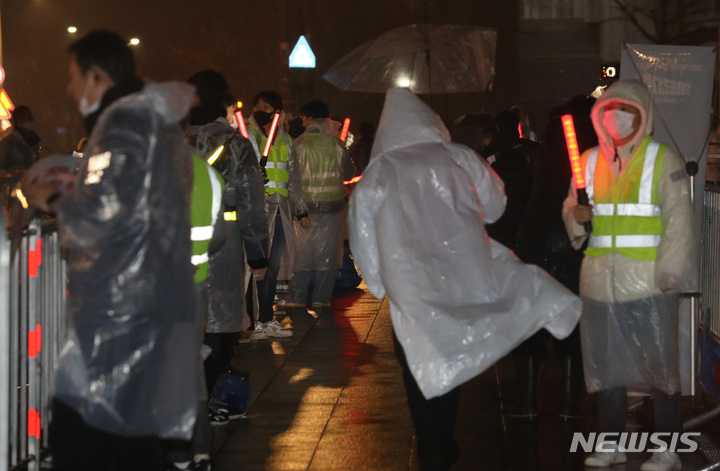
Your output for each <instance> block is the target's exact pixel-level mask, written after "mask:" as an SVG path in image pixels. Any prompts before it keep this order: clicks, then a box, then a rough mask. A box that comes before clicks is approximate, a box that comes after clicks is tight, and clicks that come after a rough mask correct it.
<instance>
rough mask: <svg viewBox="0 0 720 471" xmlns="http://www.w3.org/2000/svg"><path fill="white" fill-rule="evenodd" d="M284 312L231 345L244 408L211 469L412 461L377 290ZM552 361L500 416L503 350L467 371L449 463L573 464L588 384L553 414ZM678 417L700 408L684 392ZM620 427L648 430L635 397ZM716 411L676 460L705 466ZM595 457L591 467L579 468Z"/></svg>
mask: <svg viewBox="0 0 720 471" xmlns="http://www.w3.org/2000/svg"><path fill="white" fill-rule="evenodd" d="M286 314H287V315H286V317H285V318H284V319H282V323H283V324H284V325H286V326H287V327H292V329H293V331H294V336H293V337H290V338H282V339H268V340H259V341H246V342H241V343H240V344H239V345H238V351H237V354H236V357H235V359H234V362H233V367H234V368H236V369H238V370H241V371H246V372H248V373H249V382H250V390H251V398H250V401H249V403H248V412H247V417H246V418H245V419H242V420H239V421H234V422H231V423H230V424H228V425H225V426H221V427H215V428H214V429H213V430H214V452H213V470H215V471H237V470H243V471H252V470H278V471H281V470H355V469H363V470H388V471H391V470H393V471H402V470H409V471H413V470H418V469H419V466H418V463H417V458H416V453H415V449H414V447H415V441H414V433H413V427H412V422H411V419H410V414H409V411H408V408H407V401H406V399H405V391H404V388H403V385H402V376H401V370H400V367H399V365H398V364H397V361H396V359H395V354H394V352H393V341H392V324H391V320H390V310H389V305H388V302H387V299H385V300H383V301H379V300H377V299H375V298H374V297H373V296H372V295H371V294H370V293H369V292H368V291H367V289H366V288H365V285H364V284H363V285H361V286H360V288H359V289H356V290H351V291H344V292H336V293H335V298H334V299H333V302H332V307H331V308H330V309H323V310H320V309H318V310H305V309H291V310H289V311H288V312H287V313H286ZM559 387H560V373H559V366H558V365H557V361H556V360H555V359H554V357H553V355H552V354H551V355H550V356H549V357H548V360H547V361H546V363H545V366H544V368H543V375H542V378H541V384H540V391H539V400H538V402H539V410H540V417H539V420H537V421H536V422H534V423H524V422H517V421H513V420H509V419H508V418H507V417H506V415H505V414H506V411H507V408H508V406H509V404H510V403H511V399H510V398H512V395H513V388H514V368H513V363H512V361H511V359H509V358H506V359H503V360H501V361H500V362H498V363H497V364H496V365H495V367H493V368H491V369H489V370H488V371H486V372H485V373H483V374H482V375H480V376H478V377H477V378H475V379H473V380H472V381H470V382H468V383H466V384H465V385H463V386H462V388H461V403H460V411H459V414H458V423H457V426H456V429H455V438H456V439H457V440H458V442H459V445H460V449H461V455H460V459H459V461H458V462H457V463H456V464H455V466H453V468H452V469H453V470H488V471H495V470H498V471H504V470H518V471H531V470H532V471H534V470H537V471H565V470H567V471H575V470H584V469H586V468H585V467H584V466H583V460H584V458H585V456H586V453H584V452H582V451H578V452H575V453H571V452H570V444H571V441H572V437H573V433H575V432H584V433H586V434H587V433H588V432H592V431H593V430H594V418H595V413H594V406H593V400H592V397H591V396H586V397H585V398H584V402H583V407H584V410H585V411H586V412H587V419H585V420H580V421H576V422H570V423H566V422H562V421H560V420H559V419H558V417H557V407H558V404H557V402H558V401H557V396H558V391H559ZM689 401H690V402H689V403H688V404H686V409H687V410H686V416H687V417H686V419H687V418H689V416H691V414H693V413H695V412H694V409H693V408H696V409H697V408H698V407H699V406H697V405H696V404H695V402H696V400H694V399H693V398H689ZM634 411H635V412H634V413H632V414H631V415H630V418H629V424H628V431H643V430H647V428H646V427H645V426H644V424H645V420H644V418H645V417H647V416H651V413H650V412H648V410H647V405H642V404H639V407H637V408H635V409H634ZM716 422H720V419H715V420H713V421H710V422H709V423H708V424H707V425H703V426H701V427H699V428H698V429H697V430H695V431H700V432H703V436H702V442H703V443H704V444H705V445H704V446H701V447H700V449H699V450H698V451H697V452H695V453H683V454H682V460H683V469H684V470H687V471H699V470H704V471H705V470H707V471H709V470H710V469H720V466H719V467H717V468H715V467H713V466H712V464H711V463H713V462H720V452H719V451H718V450H717V448H716V447H715V446H714V444H715V443H720V440H718V439H717V437H720V430H717V429H720V427H718V426H717V425H716ZM648 457H649V453H630V454H628V462H627V464H625V465H616V466H613V467H611V468H607V469H610V470H611V471H621V470H625V471H636V470H639V469H640V465H641V464H642V463H643V461H645V460H646V459H647V458H648ZM587 469H597V468H587Z"/></svg>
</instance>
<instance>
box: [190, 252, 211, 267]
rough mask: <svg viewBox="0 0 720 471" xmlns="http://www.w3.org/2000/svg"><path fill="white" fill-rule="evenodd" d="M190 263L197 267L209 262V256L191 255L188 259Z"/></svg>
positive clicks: (205, 254)
mask: <svg viewBox="0 0 720 471" xmlns="http://www.w3.org/2000/svg"><path fill="white" fill-rule="evenodd" d="M190 261H191V262H192V264H193V265H195V266H197V265H200V264H201V263H207V262H209V261H210V256H209V255H208V254H207V253H204V254H201V255H193V256H192V257H191V258H190Z"/></svg>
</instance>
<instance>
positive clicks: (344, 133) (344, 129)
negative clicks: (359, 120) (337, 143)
mask: <svg viewBox="0 0 720 471" xmlns="http://www.w3.org/2000/svg"><path fill="white" fill-rule="evenodd" d="M349 130H350V118H345V121H344V122H343V127H342V132H341V133H340V140H341V141H343V142H345V141H346V140H347V135H348V131H349Z"/></svg>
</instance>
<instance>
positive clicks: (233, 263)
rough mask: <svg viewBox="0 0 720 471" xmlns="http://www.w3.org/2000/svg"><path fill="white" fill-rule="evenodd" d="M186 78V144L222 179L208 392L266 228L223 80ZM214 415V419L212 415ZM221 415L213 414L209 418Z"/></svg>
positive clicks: (254, 172) (243, 324)
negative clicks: (190, 96)
mask: <svg viewBox="0 0 720 471" xmlns="http://www.w3.org/2000/svg"><path fill="white" fill-rule="evenodd" d="M188 82H189V83H191V84H193V85H195V87H196V100H195V104H196V106H194V107H193V108H192V109H191V110H190V127H189V128H188V129H187V131H186V136H187V140H188V143H189V144H190V145H191V146H193V147H194V149H195V152H196V153H197V155H198V156H199V157H201V158H203V159H204V160H206V161H207V162H208V163H210V164H211V165H212V166H213V167H214V168H215V169H216V170H217V171H218V172H219V173H220V175H221V176H222V178H223V180H225V188H224V191H223V195H222V203H223V208H224V209H223V212H224V214H223V220H222V221H221V224H222V225H223V226H224V227H223V231H224V233H225V237H226V238H225V243H224V245H223V246H222V247H221V248H220V249H219V250H217V251H216V252H214V253H212V254H211V255H210V256H209V263H208V319H207V325H206V328H205V344H206V345H208V346H209V347H210V348H211V349H212V352H211V353H210V356H209V357H208V358H207V359H206V360H205V380H206V386H207V390H208V392H209V393H211V392H212V390H213V387H214V385H215V381H216V380H217V378H218V377H219V375H220V374H222V373H226V372H227V371H229V368H230V362H231V360H232V357H233V354H234V351H235V345H236V344H237V342H238V339H239V338H240V335H241V332H242V331H244V330H245V329H247V327H249V325H250V323H249V318H248V317H247V316H245V309H246V308H245V262H246V259H247V264H248V265H249V266H250V269H251V271H252V273H253V274H254V275H255V276H256V277H257V278H259V279H262V277H263V276H264V274H265V269H266V267H267V262H268V260H267V251H268V248H267V247H268V229H267V223H266V217H265V201H264V195H263V193H264V192H263V177H262V171H261V169H260V166H259V165H258V163H257V159H256V158H255V152H254V150H253V147H252V144H251V143H250V141H249V140H248V139H246V138H244V137H243V136H242V135H241V134H240V133H239V132H238V131H237V129H234V128H233V127H232V126H230V123H229V122H228V121H227V108H226V107H225V106H224V105H223V97H224V94H225V93H226V92H227V82H226V81H225V78H224V77H223V76H222V74H220V73H219V72H217V71H214V70H210V69H205V70H201V71H199V72H196V73H195V74H193V75H192V76H191V77H190V78H189V79H188ZM215 419H218V420H215ZM218 421H219V422H224V421H225V419H224V417H218V415H217V414H213V423H216V424H217V423H219V422H218Z"/></svg>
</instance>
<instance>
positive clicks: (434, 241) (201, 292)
mask: <svg viewBox="0 0 720 471" xmlns="http://www.w3.org/2000/svg"><path fill="white" fill-rule="evenodd" d="M68 52H69V77H70V81H69V84H68V88H67V91H68V94H69V95H70V96H71V97H72V98H73V99H74V100H75V102H76V103H77V104H78V110H79V112H80V113H81V114H82V115H83V117H84V124H85V128H86V130H87V133H88V138H87V141H86V142H85V143H84V144H83V151H84V156H83V158H82V160H81V161H80V163H79V166H78V169H77V170H76V172H75V173H74V174H66V175H60V176H55V177H54V178H53V180H52V181H47V180H43V179H41V178H35V179H30V178H24V179H23V180H22V182H21V188H22V191H23V193H24V194H25V196H26V198H27V200H28V202H29V203H30V204H31V205H32V206H34V207H35V208H38V209H39V210H41V211H45V212H47V213H52V214H54V215H56V217H57V220H58V224H59V231H60V234H61V240H62V241H63V244H64V246H65V247H66V248H67V249H68V251H67V252H68V258H67V262H68V281H69V296H68V310H67V311H68V336H67V340H66V344H65V346H64V348H63V349H62V352H61V354H60V357H59V361H58V367H57V379H56V389H55V391H54V397H53V420H52V428H51V445H52V451H53V463H54V467H55V469H57V470H59V471H62V470H91V469H92V470H97V469H127V470H130V469H132V470H160V469H168V470H183V469H186V470H188V469H190V470H209V469H210V466H211V464H210V447H211V437H212V434H211V427H212V426H213V425H221V424H224V423H227V422H228V421H229V420H232V419H235V418H239V417H242V414H243V413H244V411H243V410H239V409H237V408H235V407H233V406H232V405H229V404H227V403H223V402H222V401H220V400H219V399H218V398H217V397H215V396H214V394H213V390H214V388H215V385H216V383H217V381H218V379H219V378H220V377H221V376H222V375H223V374H227V373H228V372H229V371H230V363H231V360H232V358H233V355H234V350H235V346H236V345H237V343H238V342H240V341H243V340H247V339H250V340H258V341H262V340H264V339H267V338H278V337H289V336H292V335H293V333H292V330H291V329H290V328H288V327H287V324H283V322H282V320H283V319H282V313H283V312H284V311H286V310H289V309H293V308H306V307H309V308H312V309H316V310H323V309H327V308H328V307H329V306H330V301H331V299H332V295H333V289H334V287H335V282H336V272H337V268H338V267H339V266H340V263H341V259H342V255H343V246H344V245H345V244H343V229H344V224H345V214H346V210H347V202H348V195H347V191H346V187H345V185H344V182H345V181H348V180H350V179H351V178H353V177H354V176H356V175H360V174H362V180H361V181H360V182H359V183H358V184H357V186H356V187H355V188H354V190H353V193H352V204H351V205H350V209H349V213H348V217H347V229H348V232H349V247H350V249H351V250H352V253H353V255H354V257H355V259H356V261H357V264H358V266H359V267H360V269H361V271H362V274H363V276H364V278H365V281H366V283H367V286H368V288H369V289H370V291H371V292H372V293H373V294H374V295H375V296H377V297H379V298H382V297H384V296H386V295H387V296H388V298H389V300H390V306H391V313H392V320H393V328H394V340H395V348H396V354H397V357H398V360H399V363H400V365H401V366H402V368H403V373H404V374H403V379H404V383H405V387H406V392H407V396H408V402H409V407H410V411H411V415H412V418H413V422H414V425H415V428H416V431H417V437H418V453H419V456H420V464H421V468H422V469H424V470H425V469H427V470H446V469H449V468H450V467H451V466H452V463H454V462H455V460H457V455H458V447H457V444H456V443H455V441H454V440H453V438H452V435H453V427H454V422H455V415H456V411H457V407H458V397H459V396H458V387H459V386H460V385H461V384H462V383H464V382H465V381H467V380H468V379H470V378H472V377H474V376H476V375H477V374H479V373H481V372H482V371H484V370H485V369H487V368H488V367H489V366H491V365H492V364H493V363H494V362H496V361H497V360H499V359H500V358H502V357H503V356H505V355H507V354H511V355H512V356H513V358H514V359H515V365H516V375H517V390H518V395H517V398H516V400H515V404H514V409H513V410H512V411H511V412H510V416H511V417H514V418H517V419H520V420H535V419H536V418H537V415H538V411H537V401H536V395H537V389H538V378H539V369H540V365H541V363H542V362H543V361H544V359H545V357H546V355H547V352H548V349H549V344H550V342H556V343H557V347H556V350H557V351H558V352H559V354H560V356H561V365H562V371H563V377H562V385H561V386H560V387H559V390H560V392H561V395H562V400H561V407H560V411H559V416H560V417H561V419H563V420H573V419H578V418H584V411H583V410H582V409H581V407H580V397H581V395H582V393H583V391H584V389H585V388H584V387H583V378H584V383H585V384H586V385H587V390H588V391H589V392H597V393H598V404H599V408H600V417H601V420H600V423H599V426H598V427H599V430H600V431H601V432H608V433H610V432H612V433H616V432H620V431H622V430H624V427H625V415H624V414H625V411H626V408H625V397H626V394H627V393H628V392H629V391H632V392H641V393H645V394H651V395H652V396H653V398H654V400H655V401H656V428H657V429H658V430H659V431H663V432H679V431H681V428H682V421H681V412H680V402H679V367H678V364H677V347H676V343H677V322H676V319H677V293H678V292H680V291H682V290H686V289H692V288H693V287H694V286H696V284H697V273H696V272H697V270H696V266H695V263H696V258H697V257H696V250H697V247H696V242H695V239H694V238H693V237H692V231H688V230H686V229H687V228H688V227H692V220H691V218H692V214H693V211H692V208H691V206H690V205H691V203H690V197H689V185H688V184H687V178H686V176H685V174H684V173H683V172H682V165H681V163H682V161H681V159H680V158H679V157H678V156H677V155H676V154H675V153H673V152H672V150H671V149H670V148H668V146H667V145H665V144H661V143H658V142H656V141H655V140H653V138H652V135H651V132H652V100H651V99H650V95H649V92H648V90H647V88H646V87H645V86H644V85H643V84H642V83H639V82H637V83H636V82H622V81H621V82H617V83H616V84H615V85H613V86H612V87H610V89H609V90H608V91H607V92H606V93H605V94H604V95H602V96H601V97H600V99H598V100H597V101H596V100H595V99H593V98H588V97H584V96H583V97H576V98H574V99H573V100H570V101H569V102H568V103H567V104H565V105H564V106H563V107H559V108H557V109H555V110H553V113H552V115H551V116H550V119H549V121H548V126H547V128H546V130H545V132H543V133H541V135H540V136H537V135H535V133H534V132H533V131H532V130H531V129H530V127H529V120H528V116H527V114H526V113H525V111H524V110H523V109H522V108H521V107H513V108H511V109H508V110H506V111H502V112H500V113H498V114H496V115H494V116H484V115H479V116H466V117H465V118H464V120H465V121H466V122H467V123H476V124H478V126H477V128H478V129H479V131H478V132H476V133H474V134H473V135H471V136H468V135H464V136H463V135H461V134H457V133H455V135H454V138H455V139H454V140H455V141H456V142H451V139H450V136H451V132H450V131H448V128H447V127H446V126H445V125H444V124H443V122H442V120H441V119H440V118H439V117H438V116H437V115H436V114H435V113H434V112H433V111H432V110H431V109H430V108H429V107H428V106H427V105H426V104H425V103H423V102H422V101H421V100H420V99H419V98H417V97H416V96H415V95H413V94H412V93H411V92H410V91H409V90H407V89H399V88H392V89H390V90H389V91H388V93H387V98H386V102H385V106H384V108H383V112H382V115H381V117H380V121H379V125H378V129H377V133H376V132H375V127H374V126H373V125H372V124H371V123H363V125H362V126H361V127H360V132H359V133H358V139H357V140H356V141H355V143H354V144H353V146H352V147H350V148H349V149H348V147H347V146H346V144H345V143H344V142H343V141H341V140H340V139H339V137H338V136H339V132H338V127H339V122H338V120H335V119H333V117H332V115H331V113H330V108H329V106H328V105H327V103H325V102H323V101H321V100H312V101H310V102H307V103H305V104H304V105H303V106H302V108H301V111H300V114H299V116H298V117H297V118H296V119H292V120H291V119H286V118H287V117H288V111H287V110H285V109H284V101H283V97H282V96H281V95H280V94H279V93H278V92H276V91H272V90H264V91H260V92H259V93H257V94H256V95H255V96H254V98H253V100H252V109H251V113H250V115H249V116H247V117H243V116H242V115H241V114H239V112H238V110H237V106H236V99H235V97H234V96H233V95H232V93H231V91H230V90H229V87H228V84H227V82H226V80H225V78H224V77H223V75H222V73H220V72H218V71H215V70H209V69H204V70H200V71H198V72H196V73H195V74H193V75H192V76H191V77H189V78H188V79H187V80H180V81H176V82H166V83H152V82H149V81H143V80H141V79H139V78H138V77H137V76H136V73H135V62H134V58H133V55H132V51H131V49H130V48H129V47H128V43H127V41H125V40H124V39H123V38H122V37H120V36H119V35H117V34H116V33H114V32H110V31H104V30H98V31H93V32H90V33H88V34H87V35H86V36H84V37H82V38H81V39H79V40H77V41H76V42H74V43H73V44H72V45H71V47H70V48H69V50H68ZM564 114H570V115H572V116H573V118H574V122H575V130H576V135H577V139H578V144H579V147H580V151H583V152H584V153H583V157H582V164H581V165H582V168H583V172H584V175H585V179H586V180H587V182H588V190H589V193H590V202H589V204H584V202H582V201H578V199H577V196H576V190H577V188H576V187H575V186H574V184H573V183H571V180H572V179H571V175H572V172H571V169H570V163H569V159H568V153H567V147H566V146H565V134H564V132H563V126H562V125H561V123H560V116H561V115H564ZM401 116H402V117H403V118H402V119H399V117H401ZM32 122H33V118H32V113H31V112H30V110H29V108H27V107H18V108H16V109H15V112H14V115H13V127H12V129H11V131H9V132H8V136H6V137H5V138H4V139H2V140H0V155H3V156H5V161H4V164H3V165H4V167H3V168H6V167H7V166H8V165H10V163H8V162H13V163H12V165H14V166H16V167H17V168H13V169H14V170H22V169H27V168H29V167H30V166H31V165H32V164H33V162H34V161H35V160H37V159H38V158H39V157H40V151H39V149H40V139H39V138H38V137H37V135H36V134H34V132H33V129H32ZM455 131H457V129H456V130H455ZM376 134H377V135H376ZM11 138H12V139H13V140H9V139H11ZM15 141H17V142H18V143H21V144H22V146H19V147H22V148H23V149H25V147H27V149H29V150H30V152H24V153H22V155H20V153H17V152H11V151H10V150H9V149H6V150H2V149H5V148H3V147H2V146H3V145H5V146H10V145H11V144H13V143H14V142H15ZM463 142H464V143H463ZM3 143H4V144H3ZM13 145H15V144H13ZM16 147H18V146H16ZM429 170H432V171H429ZM568 188H569V191H568ZM590 222H592V229H590V230H588V226H589V224H588V223H590ZM488 236H489V237H488ZM583 255H584V256H583ZM287 280H289V286H288V293H287V296H285V299H280V297H279V296H278V294H279V293H278V290H277V287H278V286H279V285H281V284H283V283H287ZM311 285H312V287H311ZM280 294H281V293H280ZM440 325H441V326H442V328H438V327H439V326H440ZM619 352H622V355H624V356H623V361H622V362H618V360H617V358H618V355H619V354H620V353H619ZM620 363H621V364H620ZM179 371H181V372H183V374H181V375H180V374H178V373H177V372H179ZM189 385H190V386H191V387H189ZM611 445H612V444H611ZM615 445H616V446H615V447H612V446H611V447H610V448H611V449H612V451H598V452H596V453H593V454H592V455H590V456H589V457H588V458H587V460H586V465H588V466H597V467H607V466H610V465H612V464H617V463H622V462H624V461H625V460H626V457H625V455H624V453H622V452H621V451H619V450H618V449H617V443H615ZM641 469H642V470H644V471H662V470H676V469H680V461H679V458H678V457H677V455H676V454H675V453H673V452H671V451H667V452H663V453H657V454H655V455H654V456H653V458H652V459H651V460H649V461H648V462H647V463H645V464H643V467H642V468H641Z"/></svg>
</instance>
